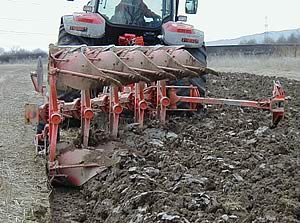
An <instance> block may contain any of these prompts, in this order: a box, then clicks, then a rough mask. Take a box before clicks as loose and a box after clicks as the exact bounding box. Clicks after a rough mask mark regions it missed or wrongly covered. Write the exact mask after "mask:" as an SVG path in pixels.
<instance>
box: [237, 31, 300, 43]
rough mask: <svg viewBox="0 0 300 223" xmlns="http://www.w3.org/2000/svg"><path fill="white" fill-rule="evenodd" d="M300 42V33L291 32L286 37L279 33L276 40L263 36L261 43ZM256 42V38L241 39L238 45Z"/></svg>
mask: <svg viewBox="0 0 300 223" xmlns="http://www.w3.org/2000/svg"><path fill="white" fill-rule="evenodd" d="M275 43H278V44H284V43H285V44H300V35H296V34H295V33H292V34H291V35H289V36H288V37H285V36H284V35H281V36H280V37H279V38H278V39H277V40H274V39H272V38H271V37H266V38H264V40H263V42H262V44H275ZM255 44H258V42H257V40H256V39H249V40H242V41H241V42H240V45H255Z"/></svg>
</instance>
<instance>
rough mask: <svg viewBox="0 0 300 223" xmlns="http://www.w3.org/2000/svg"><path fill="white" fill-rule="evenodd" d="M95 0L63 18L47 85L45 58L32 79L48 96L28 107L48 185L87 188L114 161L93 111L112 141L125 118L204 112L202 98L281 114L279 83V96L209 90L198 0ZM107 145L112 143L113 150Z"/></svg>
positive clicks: (142, 119) (279, 116)
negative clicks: (69, 135) (66, 135)
mask: <svg viewBox="0 0 300 223" xmlns="http://www.w3.org/2000/svg"><path fill="white" fill-rule="evenodd" d="M181 4H183V2H181V1H179V0H155V1H150V0H144V1H142V0H109V1H108V0H92V1H90V2H89V3H88V4H87V5H86V6H84V8H83V11H85V12H81V13H74V14H73V15H65V16H63V17H62V18H61V23H60V29H59V38H58V43H57V44H56V45H54V44H50V46H49V60H48V76H47V77H48V87H46V86H45V85H44V81H43V67H42V63H41V60H39V62H38V67H37V70H36V71H35V72H32V73H31V79H32V82H33V85H34V88H35V90H36V91H37V92H39V93H41V94H42V95H43V96H44V103H43V104H42V105H40V106H37V105H35V104H27V105H26V107H25V117H26V122H27V123H31V124H36V125H37V126H38V128H37V134H36V136H35V140H34V141H35V145H36V149H37V151H38V152H40V151H44V155H45V157H46V159H47V174H48V177H49V181H50V183H51V184H53V185H55V184H57V183H58V184H63V185H73V186H81V185H83V184H84V183H85V182H87V181H88V180H89V179H91V178H92V177H94V176H95V175H97V174H98V173H99V172H101V171H102V170H104V169H105V168H108V166H109V165H112V163H113V160H110V159H111V158H109V157H112V156H111V154H110V155H109V153H111V152H112V150H111V146H107V145H102V146H100V147H98V146H92V145H91V143H90V134H91V124H92V122H93V120H94V119H95V117H96V116H99V115H104V116H106V117H107V119H105V120H107V121H106V122H105V121H104V123H103V124H104V125H105V126H107V131H108V132H109V134H110V137H111V139H112V141H113V140H114V139H115V138H116V137H118V135H119V132H118V129H119V123H120V119H122V117H124V116H125V117H126V116H131V117H133V118H132V119H133V122H134V123H136V124H137V125H138V126H139V127H141V128H143V126H144V125H143V124H144V122H145V121H147V120H149V119H158V120H159V121H160V123H161V125H164V124H165V123H166V122H167V119H168V114H169V113H173V114H174V113H181V112H184V113H197V112H199V111H201V109H203V107H204V105H207V104H213V105H221V106H224V105H230V106H239V107H252V108H256V109H263V110H268V111H270V112H271V113H272V125H273V126H277V124H278V123H279V121H280V120H281V119H282V118H283V116H284V101H285V93H284V90H283V88H282V86H281V85H280V83H279V82H275V81H274V87H273V96H272V97H271V98H269V99H263V100H258V101H250V100H236V99H223V98H208V97H206V94H205V93H206V89H205V87H206V86H205V85H206V78H207V75H208V74H212V75H220V73H219V72H216V71H214V70H212V69H210V68H208V67H207V66H206V58H207V55H206V48H205V44H204V34H203V32H202V31H199V30H197V29H195V28H194V27H193V26H192V25H189V24H187V23H186V21H187V16H181V15H179V13H178V12H179V11H180V9H181V8H185V13H186V14H187V15H188V14H195V13H196V12H197V7H198V1H197V0H186V1H185V3H184V5H181ZM68 119H72V120H74V119H75V120H78V122H79V124H80V135H79V136H80V137H79V139H80V140H79V141H80V142H79V143H77V144H76V145H75V144H74V142H67V143H66V142H64V141H63V140H61V131H60V130H61V129H62V127H63V125H64V123H65V122H66V120H68ZM109 148H110V149H109Z"/></svg>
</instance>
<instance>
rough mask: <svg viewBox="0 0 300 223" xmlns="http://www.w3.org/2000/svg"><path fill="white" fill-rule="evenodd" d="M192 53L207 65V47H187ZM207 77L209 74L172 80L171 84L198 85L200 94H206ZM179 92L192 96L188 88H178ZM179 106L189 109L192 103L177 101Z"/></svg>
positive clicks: (202, 95)
mask: <svg viewBox="0 0 300 223" xmlns="http://www.w3.org/2000/svg"><path fill="white" fill-rule="evenodd" d="M186 50H187V51H188V52H189V53H190V54H192V55H193V56H194V57H195V58H196V59H197V60H198V61H199V62H200V63H201V64H202V65H203V66H205V67H206V66H207V53H206V48H205V46H204V45H203V46H202V47H201V48H187V49H186ZM206 79H207V74H204V75H201V76H200V77H195V78H190V79H187V78H184V79H182V80H178V81H171V82H170V84H174V85H178V86H189V85H193V86H196V87H197V88H198V90H199V93H200V96H201V97H205V96H206ZM177 94H178V95H180V96H190V91H189V90H188V89H178V90H177ZM177 107H178V108H181V109H188V108H189V107H190V105H189V104H188V103H182V102H179V103H177ZM197 108H198V110H199V111H201V110H203V108H204V106H203V105H199V106H197Z"/></svg>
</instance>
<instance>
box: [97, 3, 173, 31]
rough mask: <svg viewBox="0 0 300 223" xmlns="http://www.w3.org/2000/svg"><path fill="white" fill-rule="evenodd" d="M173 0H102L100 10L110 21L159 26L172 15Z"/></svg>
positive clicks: (140, 25) (148, 26) (122, 23)
mask: <svg viewBox="0 0 300 223" xmlns="http://www.w3.org/2000/svg"><path fill="white" fill-rule="evenodd" d="M171 2H172V0H100V2H99V7H98V12H99V13H100V14H101V15H102V16H103V17H104V18H105V19H106V20H107V21H108V22H110V23H113V24H121V25H129V26H138V27H145V28H158V27H160V26H161V23H162V20H163V19H164V18H166V17H168V16H170V15H171V12H172V4H171Z"/></svg>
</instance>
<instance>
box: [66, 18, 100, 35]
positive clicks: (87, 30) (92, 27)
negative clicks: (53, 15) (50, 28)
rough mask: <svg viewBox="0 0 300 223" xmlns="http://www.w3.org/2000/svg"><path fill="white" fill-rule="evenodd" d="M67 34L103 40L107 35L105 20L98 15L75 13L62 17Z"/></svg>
mask: <svg viewBox="0 0 300 223" xmlns="http://www.w3.org/2000/svg"><path fill="white" fill-rule="evenodd" d="M62 23H63V25H64V28H65V30H66V32H67V33H69V34H71V35H75V36H82V37H88V38H102V37H103V36H104V34H105V19H104V18H102V17H101V16H100V15H99V14H97V13H74V14H73V15H65V16H63V17H62Z"/></svg>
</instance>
